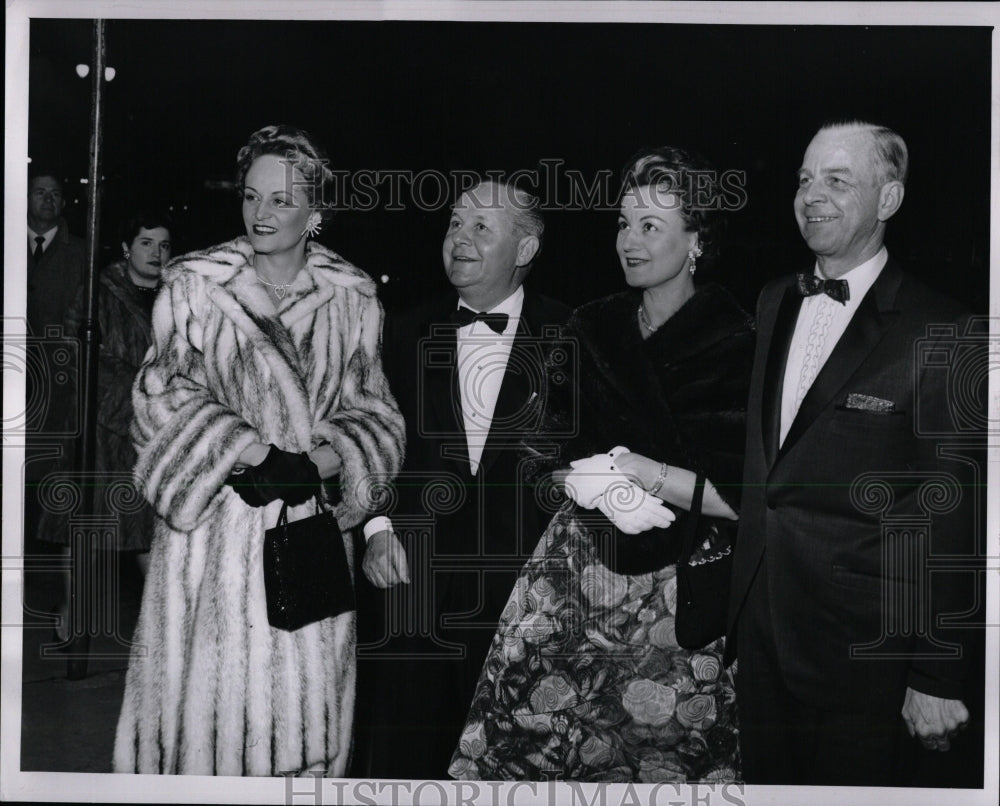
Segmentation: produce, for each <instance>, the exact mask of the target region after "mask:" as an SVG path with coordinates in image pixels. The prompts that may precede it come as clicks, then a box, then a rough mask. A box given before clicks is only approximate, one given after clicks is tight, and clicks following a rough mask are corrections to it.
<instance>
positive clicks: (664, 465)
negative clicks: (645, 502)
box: [649, 462, 667, 495]
mask: <svg viewBox="0 0 1000 806" xmlns="http://www.w3.org/2000/svg"><path fill="white" fill-rule="evenodd" d="M666 478H667V463H666V462H662V463H661V464H660V475H658V476H657V477H656V483H655V484H654V485H653V486H652V487H650V488H649V494H650V495H656V494H657V493H658V492H659V491H660V488H661V487H662V486H663V482H664V481H666Z"/></svg>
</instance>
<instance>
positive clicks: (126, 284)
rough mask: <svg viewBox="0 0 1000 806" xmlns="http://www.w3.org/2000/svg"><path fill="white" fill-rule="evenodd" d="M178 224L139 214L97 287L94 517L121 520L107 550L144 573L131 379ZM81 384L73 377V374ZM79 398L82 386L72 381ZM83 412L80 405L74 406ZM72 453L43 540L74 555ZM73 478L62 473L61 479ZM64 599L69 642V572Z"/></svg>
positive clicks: (145, 536)
mask: <svg viewBox="0 0 1000 806" xmlns="http://www.w3.org/2000/svg"><path fill="white" fill-rule="evenodd" d="M172 230H173V224H172V222H171V219H170V217H169V215H168V214H167V213H164V212H160V211H149V212H143V211H140V212H138V213H136V214H135V215H133V216H132V217H131V218H130V219H129V220H128V221H126V222H125V223H124V225H123V227H122V241H121V248H122V258H121V260H116V261H115V262H114V263H112V264H110V265H109V266H108V267H107V268H105V269H104V271H103V272H101V275H100V279H99V283H98V287H97V295H98V296H97V321H98V326H99V328H100V347H99V353H98V366H97V418H96V421H97V432H96V434H95V440H94V445H95V456H94V470H95V473H96V475H97V478H98V482H97V485H96V489H95V490H94V498H93V500H94V511H93V513H89V514H93V515H96V516H99V517H102V518H112V519H113V520H114V522H115V524H114V529H113V535H114V544H113V545H110V546H101V548H111V549H115V550H117V551H124V552H130V553H133V554H134V555H135V557H136V561H137V563H138V564H139V569H140V570H141V571H142V573H143V574H145V573H146V569H147V568H148V565H149V553H148V552H149V545H150V542H151V541H152V539H153V510H152V509H151V508H150V506H149V504H147V503H146V502H145V501H143V500H142V497H141V496H140V495H139V494H138V492H137V491H136V490H135V487H134V485H133V482H132V468H133V467H134V466H135V459H136V454H135V448H134V447H133V446H132V440H131V438H130V436H129V428H130V426H131V424H132V382H133V381H134V380H135V375H136V373H137V372H138V371H139V366H140V365H141V364H142V360H143V358H144V357H145V355H146V351H147V350H148V349H149V345H150V343H151V325H150V317H151V315H152V311H153V300H154V299H155V298H156V293H157V291H158V290H159V287H160V274H161V272H162V271H163V267H164V266H165V265H166V264H167V263H168V262H169V260H170V254H171V249H172V237H171V236H172ZM84 313H85V311H84V299H83V289H82V288H81V289H80V291H79V293H78V294H77V296H76V299H75V301H74V303H73V305H72V307H71V308H70V309H69V311H67V313H66V318H65V320H64V322H63V328H64V331H65V333H66V334H67V335H68V336H70V337H72V338H75V337H76V335H77V334H78V332H79V330H80V323H81V321H82V320H83V317H84ZM74 380H75V376H74ZM73 389H74V392H75V394H76V395H78V394H79V387H78V384H76V383H74V384H73ZM75 408H79V406H77V407H75ZM73 467H74V458H73V454H72V453H70V454H69V455H68V456H67V459H66V462H65V465H64V468H63V471H62V472H57V474H56V475H55V476H54V477H51V478H50V479H49V480H48V482H46V483H45V484H44V485H43V488H42V490H43V493H42V504H43V514H42V519H41V522H40V526H39V533H38V537H39V539H41V540H47V541H51V542H55V543H60V544H62V545H63V546H66V549H65V550H64V551H65V554H66V555H67V556H68V555H69V553H70V548H69V543H70V524H69V513H68V512H66V511H65V510H64V508H63V507H61V506H60V505H59V503H60V502H59V501H58V500H51V499H53V498H59V496H58V490H59V488H60V487H61V486H62V484H63V483H64V481H63V480H62V479H60V476H63V473H64V472H72V470H73ZM66 478H68V477H66V476H63V479H66ZM62 577H63V580H64V592H63V600H62V602H61V603H60V604H59V605H58V606H57V608H56V617H57V618H56V626H55V636H54V637H55V639H56V640H57V641H60V642H65V641H66V640H67V639H68V638H69V622H68V610H69V597H70V574H69V571H68V570H67V571H65V572H64V573H63V574H62Z"/></svg>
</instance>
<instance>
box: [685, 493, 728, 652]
mask: <svg viewBox="0 0 1000 806" xmlns="http://www.w3.org/2000/svg"><path fill="white" fill-rule="evenodd" d="M704 494H705V477H704V476H702V475H699V476H698V478H697V480H696V481H695V487H694V496H693V497H692V499H691V510H690V512H689V517H688V519H687V522H686V523H685V526H686V527H687V531H686V533H685V534H684V542H683V543H682V545H681V553H680V557H679V558H678V559H677V610H676V612H675V614H674V619H675V620H674V631H675V633H676V635H677V643H678V644H680V645H681V646H682V647H684V648H685V649H701V648H702V647H704V646H708V645H709V644H710V643H712V641H714V640H715V639H716V638H719V637H721V636H723V635H725V633H726V612H727V610H728V609H729V587H730V579H731V577H732V574H733V546H732V539H731V538H732V534H733V526H732V524H730V522H729V521H727V520H725V519H723V518H709V517H706V516H704V515H702V514H701V503H702V498H703V497H704Z"/></svg>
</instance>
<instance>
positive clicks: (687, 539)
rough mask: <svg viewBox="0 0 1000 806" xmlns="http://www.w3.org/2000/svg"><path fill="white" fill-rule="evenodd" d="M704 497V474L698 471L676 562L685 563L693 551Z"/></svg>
mask: <svg viewBox="0 0 1000 806" xmlns="http://www.w3.org/2000/svg"><path fill="white" fill-rule="evenodd" d="M704 497H705V476H704V474H702V473H699V474H698V475H697V477H696V478H695V481H694V494H693V495H692V496H691V509H690V510H688V517H687V521H686V523H685V526H686V527H687V532H686V533H685V535H684V541H683V542H682V543H681V556H680V558H679V559H678V561H677V562H678V564H680V563H686V562H687V561H688V560H689V559H690V557H691V555H692V554H693V553H694V539H695V535H697V534H698V521H699V519H700V518H701V503H702V500H703V499H704Z"/></svg>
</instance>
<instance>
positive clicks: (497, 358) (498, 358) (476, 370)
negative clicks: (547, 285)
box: [456, 286, 524, 476]
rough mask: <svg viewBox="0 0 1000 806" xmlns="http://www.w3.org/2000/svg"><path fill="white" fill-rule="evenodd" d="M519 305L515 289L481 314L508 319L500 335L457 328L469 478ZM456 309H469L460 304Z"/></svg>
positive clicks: (478, 325)
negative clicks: (504, 316) (497, 315)
mask: <svg viewBox="0 0 1000 806" xmlns="http://www.w3.org/2000/svg"><path fill="white" fill-rule="evenodd" d="M523 305H524V289H523V288H522V287H521V286H518V287H517V290H516V291H515V292H514V293H513V294H511V295H510V296H509V297H507V299H505V300H504V301H503V302H501V303H500V304H499V305H496V306H494V307H493V308H490V309H489V310H488V311H483V312H482V313H505V314H507V315H508V316H509V317H510V318H509V319H508V320H507V327H505V328H504V331H503V333H494V332H493V330H492V329H490V326H489V325H487V324H486V323H485V322H472V323H471V324H468V325H466V326H465V327H460V328H459V329H458V334H457V335H458V355H457V356H456V360H457V362H458V389H459V395H460V397H461V399H462V421H463V423H464V425H465V441H466V444H467V445H468V448H469V469H470V470H471V471H472V475H473V476H474V475H476V473H478V472H479V460H480V459H482V457H483V447H484V446H485V445H486V439H487V437H489V434H490V425H491V424H492V422H493V412H494V410H495V409H496V406H497V398H498V397H499V396H500V386H501V385H502V384H503V377H504V373H506V371H507V359H509V358H510V350H511V347H513V345H514V336H515V334H516V333H517V325H518V322H520V320H521V308H522V306H523ZM458 307H460V308H462V307H469V306H467V305H463V304H462V303H461V302H460V303H459V306H458ZM477 313H478V311H477Z"/></svg>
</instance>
